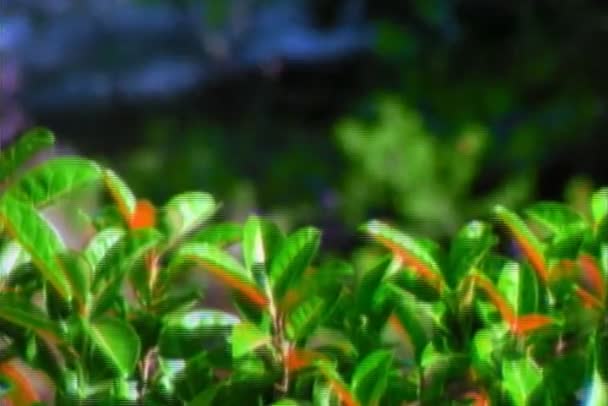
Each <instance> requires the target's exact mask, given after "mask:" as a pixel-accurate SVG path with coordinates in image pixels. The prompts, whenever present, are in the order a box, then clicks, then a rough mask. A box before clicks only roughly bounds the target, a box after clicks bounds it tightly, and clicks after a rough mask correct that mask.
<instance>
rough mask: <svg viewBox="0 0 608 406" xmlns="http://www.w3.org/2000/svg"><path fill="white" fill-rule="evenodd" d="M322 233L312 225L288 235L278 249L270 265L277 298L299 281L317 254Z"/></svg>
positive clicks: (271, 279)
mask: <svg viewBox="0 0 608 406" xmlns="http://www.w3.org/2000/svg"><path fill="white" fill-rule="evenodd" d="M320 240H321V233H320V232H319V231H318V230H317V229H315V228H312V227H306V228H302V229H300V230H298V231H296V232H294V233H293V234H291V235H290V236H288V237H287V238H286V239H285V240H284V241H283V243H282V244H281V247H280V248H279V249H278V250H277V253H276V255H275V256H274V258H273V259H272V263H271V265H270V281H271V284H272V287H273V290H274V294H275V296H276V298H277V299H279V300H280V299H281V298H282V297H283V295H284V294H285V292H286V291H287V289H288V288H289V287H290V286H291V284H292V283H293V282H295V281H297V280H298V279H299V278H300V276H301V275H302V273H303V272H304V271H305V270H306V268H307V267H308V265H309V264H310V262H311V261H312V259H313V257H314V256H315V254H316V252H317V249H318V248H319V243H320Z"/></svg>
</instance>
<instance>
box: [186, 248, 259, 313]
mask: <svg viewBox="0 0 608 406" xmlns="http://www.w3.org/2000/svg"><path fill="white" fill-rule="evenodd" d="M176 261H177V262H184V261H194V262H197V263H199V264H200V265H202V266H203V267H204V268H205V269H206V270H207V271H208V272H209V273H211V274H212V275H213V276H215V277H216V278H217V279H219V280H221V281H222V282H223V283H225V284H226V285H227V286H229V287H230V288H232V289H234V290H235V291H236V292H238V293H239V294H242V295H244V296H245V297H246V298H247V299H248V300H249V301H251V302H252V303H254V304H256V305H257V306H259V307H264V306H266V304H267V302H268V300H267V298H266V296H265V295H264V294H263V293H262V292H260V291H259V289H258V288H257V286H256V285H255V283H254V282H253V280H252V277H251V275H250V274H249V273H248V272H247V270H246V269H245V268H243V266H242V265H241V264H240V263H239V262H238V261H237V260H236V259H234V258H233V257H232V256H230V255H229V254H227V253H225V252H224V251H222V250H221V249H220V248H218V247H216V246H214V245H211V244H207V243H188V244H185V245H183V246H182V247H181V249H180V250H179V252H178V254H177V256H176Z"/></svg>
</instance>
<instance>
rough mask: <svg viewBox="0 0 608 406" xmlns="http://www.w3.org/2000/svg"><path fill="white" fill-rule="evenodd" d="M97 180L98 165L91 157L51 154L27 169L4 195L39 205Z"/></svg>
mask: <svg viewBox="0 0 608 406" xmlns="http://www.w3.org/2000/svg"><path fill="white" fill-rule="evenodd" d="M99 180H101V169H100V168H99V166H98V165H97V164H96V163H94V162H93V161H89V160H86V159H82V158H77V157H61V158H54V159H51V160H48V161H45V162H44V163H42V164H40V165H38V166H37V167H35V168H33V169H31V170H29V171H28V172H27V173H26V174H25V175H24V176H23V177H21V178H19V180H17V181H16V182H15V183H13V184H12V185H11V186H10V187H9V188H8V190H7V191H6V195H10V196H12V197H15V198H17V199H19V200H22V201H24V202H27V203H29V204H32V205H34V206H36V207H42V206H48V205H49V204H52V203H54V202H56V201H57V200H58V199H60V198H62V197H64V196H65V195H67V194H68V193H71V192H73V191H75V190H78V189H80V188H82V187H85V186H88V185H91V184H94V183H95V182H97V181H99Z"/></svg>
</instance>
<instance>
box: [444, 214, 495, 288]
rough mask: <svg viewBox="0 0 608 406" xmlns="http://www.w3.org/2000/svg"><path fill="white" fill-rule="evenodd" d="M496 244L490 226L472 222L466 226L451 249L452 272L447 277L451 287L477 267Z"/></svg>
mask: <svg viewBox="0 0 608 406" xmlns="http://www.w3.org/2000/svg"><path fill="white" fill-rule="evenodd" d="M496 242H497V239H496V237H495V236H494V234H493V233H492V230H491V228H490V226H489V225H487V224H485V223H482V222H480V221H472V222H470V223H468V224H467V225H466V226H464V227H463V228H462V229H461V230H460V231H459V232H458V234H457V235H456V237H455V238H454V240H453V241H452V245H451V247H450V257H449V263H450V268H449V269H450V272H449V273H448V274H447V275H446V279H448V280H449V281H450V283H451V285H452V286H456V283H457V282H458V281H460V280H461V279H462V277H463V276H464V275H466V274H467V273H468V272H469V271H470V270H471V269H472V268H474V267H477V266H478V264H479V262H480V261H481V260H482V259H483V258H484V256H485V255H486V253H487V252H488V251H489V250H490V249H491V248H492V247H493V246H494V245H495V244H496Z"/></svg>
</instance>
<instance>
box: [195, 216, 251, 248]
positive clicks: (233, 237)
mask: <svg viewBox="0 0 608 406" xmlns="http://www.w3.org/2000/svg"><path fill="white" fill-rule="evenodd" d="M242 234H243V227H242V226H241V225H240V224H238V223H231V222H226V223H220V224H214V225H211V226H206V227H205V228H203V229H202V230H201V231H199V232H197V233H196V234H195V235H194V236H193V237H192V238H191V239H190V240H191V241H193V242H206V243H209V244H212V245H218V246H220V247H222V246H224V245H228V244H231V243H234V242H238V241H239V240H240V239H241V236H242Z"/></svg>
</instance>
